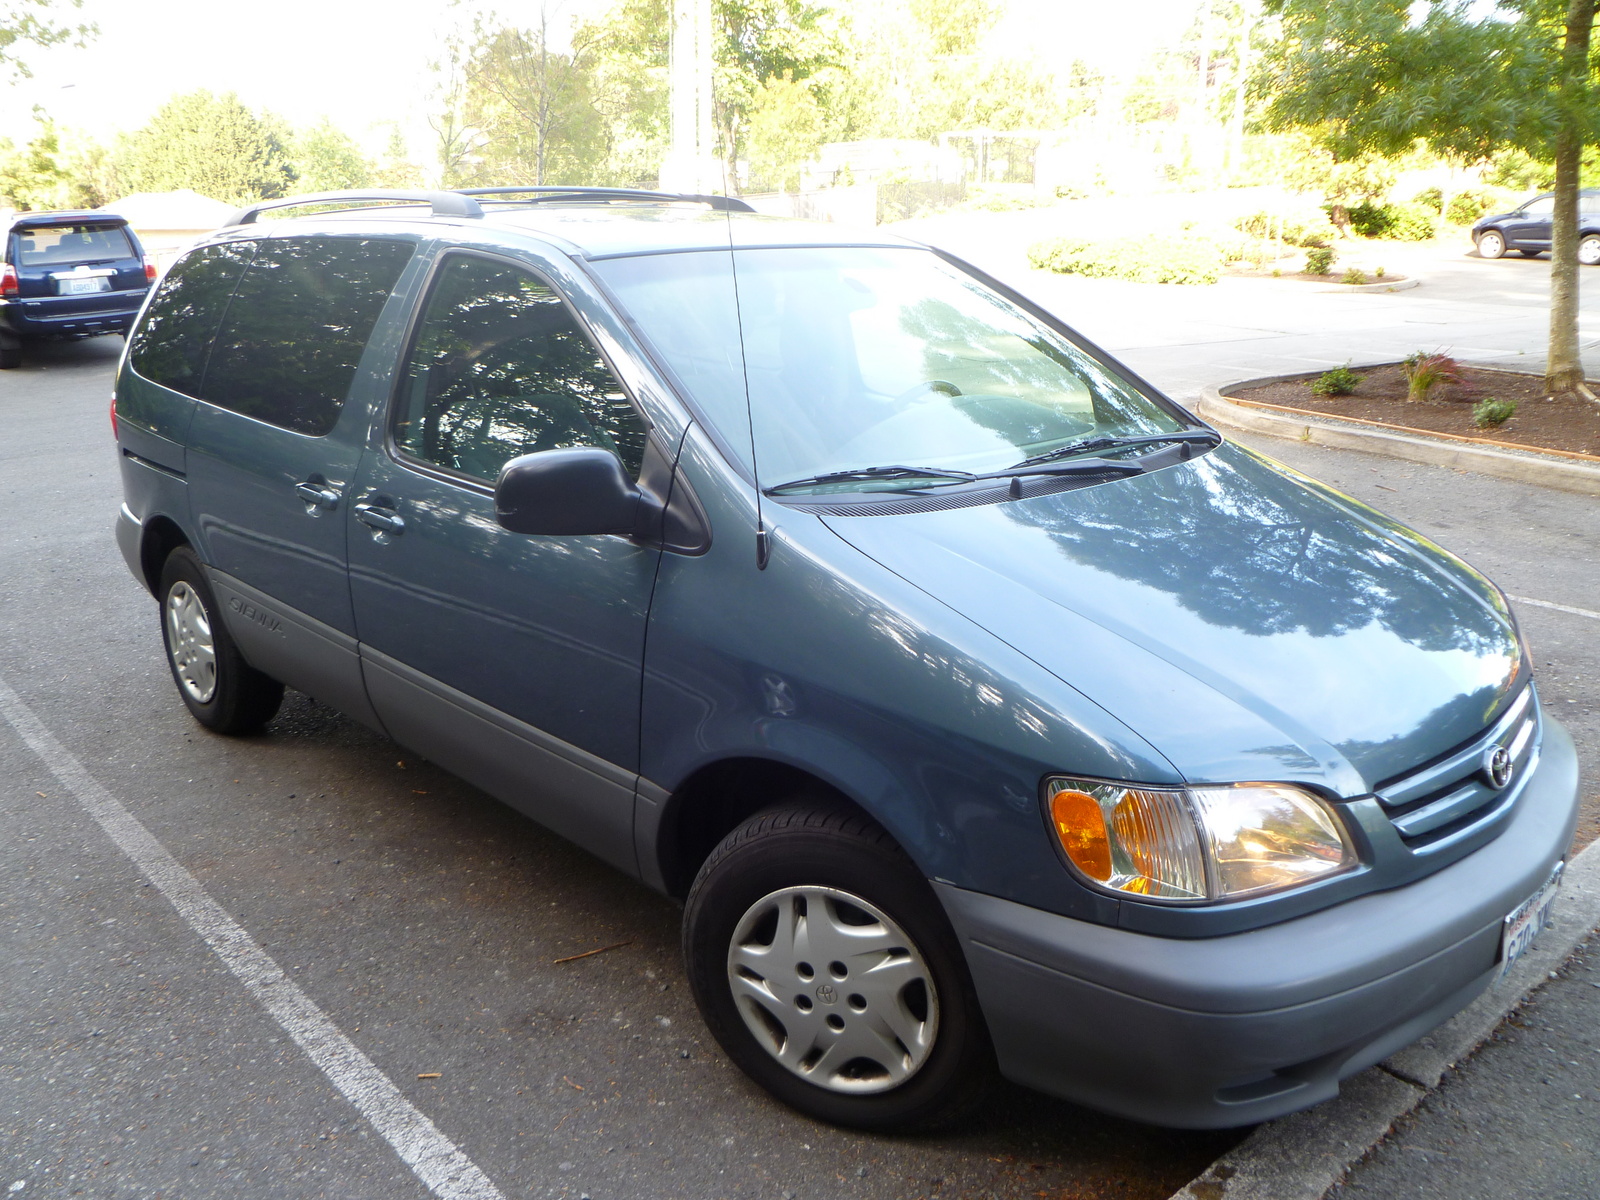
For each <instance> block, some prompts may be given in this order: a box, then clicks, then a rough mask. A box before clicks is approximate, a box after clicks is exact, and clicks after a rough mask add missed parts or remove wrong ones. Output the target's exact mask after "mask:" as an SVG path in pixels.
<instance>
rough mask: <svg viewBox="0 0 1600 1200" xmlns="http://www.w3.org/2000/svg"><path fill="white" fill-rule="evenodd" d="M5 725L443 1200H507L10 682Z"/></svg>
mask: <svg viewBox="0 0 1600 1200" xmlns="http://www.w3.org/2000/svg"><path fill="white" fill-rule="evenodd" d="M0 716H4V717H5V719H6V720H7V721H8V722H10V724H11V727H12V728H13V729H15V730H16V731H17V734H18V736H19V737H21V738H22V740H23V741H24V742H26V743H27V744H28V746H29V748H31V749H32V750H33V752H34V753H35V754H37V755H38V756H39V757H40V758H42V759H43V760H44V762H45V765H46V766H47V767H49V768H50V771H51V773H52V774H54V775H55V777H56V778H57V779H59V780H60V781H61V784H62V786H63V787H65V788H66V789H67V790H68V791H69V792H71V793H72V794H73V796H74V797H76V798H77V801H78V803H79V804H81V805H82V806H83V808H84V811H86V812H87V813H88V814H89V815H90V816H91V817H93V818H94V819H95V820H96V821H97V822H99V824H100V828H101V829H103V830H105V832H106V836H107V837H109V838H110V839H111V840H112V841H113V842H115V843H116V844H117V847H118V848H119V849H120V850H121V851H122V852H123V853H124V854H126V855H127V856H128V857H129V858H130V859H132V860H133V862H134V865H135V866H137V867H138V868H139V869H140V870H141V871H143V872H144V874H145V876H146V877H147V878H148V879H149V880H150V882H151V883H153V884H154V885H155V886H156V887H158V888H160V889H161V893H162V895H164V896H166V898H167V899H168V900H169V901H171V903H172V907H173V908H175V909H177V910H178V915H179V916H181V917H182V918H183V919H184V920H185V921H187V922H188V924H189V927H190V928H191V929H193V930H194V931H195V932H196V933H197V934H199V935H200V936H201V937H202V938H204V939H205V941H206V943H207V944H208V945H209V946H210V947H211V949H212V950H214V951H215V952H216V954H217V957H218V958H220V959H222V961H223V962H224V963H225V964H227V967H228V970H230V971H232V972H233V973H234V974H235V975H236V976H238V978H239V981H240V982H241V983H243V984H244V986H245V988H246V990H248V991H249V992H250V994H251V995H252V996H254V997H255V999H256V1001H257V1002H258V1003H259V1004H260V1005H261V1007H262V1008H264V1009H266V1010H267V1013H268V1014H269V1015H270V1016H271V1017H272V1019H273V1020H274V1021H276V1022H277V1023H278V1024H279V1025H280V1026H282V1028H283V1030H284V1032H285V1033H287V1034H288V1035H289V1036H290V1037H292V1038H293V1039H294V1040H295V1042H296V1043H298V1044H299V1046H300V1048H301V1049H302V1050H304V1051H305V1052H306V1055H307V1056H308V1057H309V1058H310V1059H311V1061H312V1062H313V1063H315V1064H316V1065H317V1068H318V1069H319V1070H320V1071H321V1072H322V1073H323V1074H324V1075H326V1076H327V1077H328V1079H329V1080H331V1081H332V1083H333V1086H334V1087H336V1088H338V1089H339V1090H340V1091H341V1092H343V1093H344V1095H345V1098H346V1099H347V1100H349V1101H350V1103H351V1104H353V1105H355V1107H356V1108H357V1109H358V1110H359V1111H360V1113H361V1115H362V1116H363V1117H365V1118H366V1119H367V1120H368V1121H369V1122H371V1123H372V1126H373V1128H374V1129H376V1130H377V1131H378V1133H380V1134H381V1135H382V1136H383V1138H384V1139H385V1140H386V1141H387V1142H388V1143H389V1144H390V1145H391V1146H393V1147H394V1150H395V1153H396V1154H398V1155H399V1156H400V1158H401V1159H402V1160H403V1161H404V1162H405V1164H406V1166H408V1167H410V1168H411V1169H412V1171H414V1172H415V1173H416V1176H417V1178H418V1179H420V1180H422V1182H423V1183H424V1184H425V1185H426V1186H427V1187H428V1189H429V1190H430V1191H431V1192H433V1194H434V1195H436V1196H438V1197H440V1200H505V1197H504V1196H503V1195H502V1194H501V1192H500V1189H499V1188H497V1187H495V1186H494V1184H493V1183H491V1182H490V1181H489V1177H488V1176H487V1175H485V1174H484V1173H483V1172H482V1171H480V1170H479V1169H478V1167H477V1165H476V1164H475V1163H473V1161H472V1160H471V1159H469V1158H468V1157H467V1156H466V1155H465V1154H463V1153H462V1152H461V1151H460V1149H459V1148H457V1146H456V1144H455V1143H454V1142H452V1141H451V1140H450V1139H449V1138H447V1137H445V1135H444V1134H442V1133H440V1132H439V1130H438V1127H437V1126H435V1125H434V1123H433V1122H432V1121H430V1120H428V1118H427V1117H425V1116H423V1115H422V1113H421V1112H419V1111H418V1110H417V1109H416V1107H415V1106H414V1105H412V1103H411V1102H410V1101H409V1100H407V1099H406V1098H405V1096H403V1095H402V1094H401V1092H400V1089H399V1088H397V1087H395V1085H394V1083H393V1081H392V1080H390V1078H389V1077H388V1076H387V1075H385V1074H384V1073H383V1072H382V1071H380V1070H379V1069H378V1068H377V1066H376V1065H375V1064H374V1063H373V1061H372V1060H371V1059H370V1058H368V1057H367V1056H366V1055H365V1054H363V1053H361V1051H360V1050H358V1049H357V1048H356V1046H355V1044H354V1043H353V1042H351V1041H350V1039H349V1038H347V1037H345V1035H344V1034H343V1033H341V1032H340V1031H339V1028H338V1026H336V1025H335V1024H334V1023H333V1022H332V1021H331V1020H329V1019H328V1016H327V1014H326V1013H324V1012H323V1011H322V1010H321V1009H320V1008H318V1007H317V1005H316V1004H315V1003H314V1002H313V1001H312V1000H311V998H310V997H309V996H307V995H306V994H305V993H304V992H303V991H301V990H300V988H299V987H298V986H297V985H296V984H295V983H294V982H293V981H292V980H290V979H289V978H288V976H286V975H285V974H284V973H283V969H282V968H281V967H279V966H278V964H277V963H276V962H274V961H273V959H272V957H271V955H269V954H268V953H267V952H266V951H265V950H263V949H262V948H261V947H260V946H258V945H257V944H256V942H255V939H254V938H252V937H251V936H250V935H249V934H248V933H246V932H245V930H244V928H243V927H242V926H241V925H240V924H239V923H238V922H237V921H235V920H234V919H233V918H232V917H230V916H229V915H228V914H227V912H226V911H225V910H224V909H223V908H222V906H221V905H220V904H218V903H217V902H216V901H215V900H213V899H212V898H211V896H210V894H209V893H208V892H207V891H206V890H205V888H203V887H201V886H200V881H199V880H197V879H196V878H195V877H194V876H193V875H191V874H189V872H188V871H187V870H185V869H184V867H183V866H182V864H180V863H179V862H178V860H177V859H175V858H173V857H172V855H171V854H170V853H168V851H167V848H166V847H165V846H163V845H162V844H161V843H160V842H158V841H157V840H156V839H155V837H154V836H153V835H152V834H151V833H150V831H149V830H148V829H146V828H145V827H144V826H143V825H142V824H141V823H140V822H139V819H138V818H137V817H135V816H134V815H133V814H132V813H131V812H129V811H128V810H127V808H125V807H124V806H123V804H122V802H121V801H120V800H118V799H117V798H116V797H115V796H113V795H112V794H111V793H110V792H108V791H106V789H105V788H103V787H101V786H100V784H99V783H97V782H96V781H95V779H94V777H93V776H92V775H90V774H89V772H88V771H87V770H85V769H84V766H83V764H82V763H80V762H79V761H78V760H77V759H76V758H74V757H73V756H72V754H71V753H70V752H69V751H68V750H67V748H66V747H65V746H63V745H62V744H61V743H60V742H58V741H57V740H56V738H55V736H54V735H53V734H52V733H51V732H50V731H49V730H48V729H46V728H45V726H44V723H43V722H42V721H40V720H39V718H38V717H36V716H34V714H33V711H32V710H31V709H30V708H29V707H28V706H27V705H26V704H24V703H23V702H22V698H21V697H20V696H18V695H17V694H16V693H15V692H14V691H12V690H11V689H10V688H9V687H7V686H6V684H5V682H4V681H3V680H0Z"/></svg>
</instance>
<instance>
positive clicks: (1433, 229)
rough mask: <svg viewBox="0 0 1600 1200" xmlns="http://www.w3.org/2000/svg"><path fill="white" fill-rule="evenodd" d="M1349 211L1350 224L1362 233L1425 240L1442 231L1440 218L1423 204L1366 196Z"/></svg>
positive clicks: (1372, 236) (1410, 240) (1400, 238)
mask: <svg viewBox="0 0 1600 1200" xmlns="http://www.w3.org/2000/svg"><path fill="white" fill-rule="evenodd" d="M1347 211H1348V212H1349V214H1350V228H1351V229H1353V230H1355V232H1356V233H1358V234H1360V235H1361V236H1362V237H1370V238H1394V239H1395V240H1396V241H1401V242H1426V241H1428V240H1429V239H1430V238H1433V237H1435V236H1437V235H1438V232H1439V219H1438V218H1437V217H1436V216H1435V215H1434V214H1433V213H1432V212H1430V211H1429V210H1428V208H1427V207H1426V206H1425V205H1422V204H1415V203H1413V204H1379V203H1377V202H1375V201H1372V200H1363V201H1362V202H1361V203H1360V204H1353V205H1351V206H1350V208H1349V209H1348V210H1347Z"/></svg>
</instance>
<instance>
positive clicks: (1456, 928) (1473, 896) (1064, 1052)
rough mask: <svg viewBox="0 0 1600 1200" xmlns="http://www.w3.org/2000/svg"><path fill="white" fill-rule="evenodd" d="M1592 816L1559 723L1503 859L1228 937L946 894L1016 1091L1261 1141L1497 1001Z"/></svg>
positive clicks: (1464, 863)
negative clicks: (1497, 984)
mask: <svg viewBox="0 0 1600 1200" xmlns="http://www.w3.org/2000/svg"><path fill="white" fill-rule="evenodd" d="M1577 800H1578V766H1577V755H1576V752H1575V751H1574V749H1573V745H1572V740H1571V738H1570V737H1568V736H1567V733H1566V731H1565V730H1564V729H1562V728H1561V727H1560V726H1559V725H1558V724H1556V723H1555V722H1554V721H1552V720H1550V719H1549V718H1548V717H1547V718H1546V719H1545V730H1544V746H1543V751H1542V754H1541V757H1540V760H1539V763H1538V766H1537V768H1536V770H1535V773H1534V775H1533V776H1532V777H1531V778H1530V779H1529V781H1528V785H1527V788H1526V790H1525V792H1524V794H1523V797H1522V800H1521V802H1520V803H1519V804H1518V806H1517V812H1516V815H1515V816H1514V817H1513V819H1512V821H1511V822H1510V824H1508V825H1507V827H1506V829H1505V830H1504V832H1502V833H1501V834H1500V836H1499V837H1497V838H1496V839H1495V840H1494V841H1492V842H1490V843H1489V844H1488V845H1487V846H1484V847H1483V848H1482V849H1480V850H1477V851H1475V852H1474V853H1472V854H1470V855H1468V856H1467V857H1466V858H1464V859H1462V860H1461V861H1459V862H1456V863H1453V864H1452V865H1450V866H1449V867H1446V868H1444V869H1443V870H1441V871H1438V872H1436V873H1435V874H1433V875H1430V876H1428V877H1426V878H1425V879H1421V880H1418V881H1417V882H1415V883H1412V884H1410V885H1408V886H1406V887H1403V888H1397V889H1395V890H1394V891H1390V892H1378V893H1374V894H1372V895H1367V896H1362V897H1360V898H1358V899H1355V900H1351V901H1347V902H1346V903H1344V904H1340V905H1337V906H1335V907H1333V908H1330V909H1325V910H1323V911H1321V912H1317V913H1312V914H1310V915H1308V916H1305V917H1300V918H1297V919H1295V920H1292V921H1285V922H1283V923H1282V924H1279V925H1272V926H1268V927H1267V928H1264V929H1256V930H1252V931H1250V932H1248V933H1240V934H1232V935H1229V936H1226V937H1217V938H1204V939H1177V938H1160V937H1152V936H1149V935H1147V934H1140V933H1132V932H1129V931H1127V930H1122V929H1112V928H1108V927H1105V926H1100V925H1092V924H1089V923H1087V922H1082V921H1075V920H1072V919H1070V918H1067V917H1061V916H1058V915H1056V914H1054V913H1047V912H1043V911H1041V910H1039V909H1035V908H1028V907H1025V906H1023V905H1020V904H1013V903H1011V902H1010V901H1007V900H1001V899H998V898H996V897H994V896H987V895H983V894H981V893H977V892H968V891H964V890H962V889H960V888H956V887H952V886H950V885H948V884H935V887H936V888H937V890H938V893H939V897H940V899H941V900H942V901H943V902H944V905H945V909H946V911H947V912H948V913H949V915H950V919H951V921H952V923H953V924H954V925H955V927H956V931H957V932H958V934H959V935H960V936H961V939H962V941H963V944H964V948H965V950H966V953H967V961H968V963H969V964H970V966H971V968H972V975H973V980H974V982H975V983H976V985H977V989H978V995H979V998H980V999H981V1001H982V1003H983V1009H984V1014H985V1016H986V1017H987V1018H988V1021H989V1028H990V1032H991V1034H992V1035H993V1038H994V1044H995V1049H996V1052H997V1053H998V1055H999V1059H1000V1067H1001V1070H1002V1071H1003V1072H1004V1073H1005V1074H1006V1076H1007V1077H1008V1078H1010V1079H1013V1080H1015V1081H1016V1082H1018V1083H1022V1084H1026V1085H1028V1086H1029V1087H1034V1088H1037V1089H1039V1090H1040V1091H1043V1092H1049V1093H1051V1094H1053V1095H1057V1096H1062V1097H1065V1098H1066V1099H1069V1100H1074V1101H1077V1102H1079V1103H1082V1104H1086V1105H1089V1106H1091V1107H1094V1108H1099V1109H1104V1110H1106V1111H1109V1112H1114V1113H1118V1114H1120V1115H1122V1116H1127V1117H1132V1118H1135V1119H1137V1120H1143V1121H1153V1122H1156V1123H1158V1124H1162V1125H1173V1126H1183V1127H1189V1128H1215V1127H1223V1126H1230V1125H1245V1124H1250V1123H1254V1122H1257V1121H1263V1120H1266V1119H1268V1118H1271V1117H1276V1116H1281V1115H1282V1114H1284V1113H1287V1112H1293V1111H1294V1110H1296V1109H1300V1108H1305V1107H1307V1106H1308V1105H1312V1104H1316V1103H1318V1102H1319V1101H1322V1100H1326V1099H1329V1098H1330V1097H1332V1096H1335V1095H1337V1094H1338V1091H1339V1081H1340V1080H1341V1079H1343V1078H1346V1077H1347V1076H1349V1075H1352V1074H1354V1073H1355V1072H1357V1071H1360V1070H1362V1069H1364V1068H1365V1067H1368V1066H1370V1065H1371V1064H1373V1063H1375V1062H1377V1061H1379V1060H1380V1059H1382V1058H1384V1057H1386V1056H1387V1055H1389V1054H1391V1053H1393V1052H1394V1051H1395V1050H1398V1049H1399V1048H1401V1047H1402V1046H1405V1045H1408V1044H1410V1043H1411V1042H1413V1041H1415V1040H1416V1039H1417V1038H1419V1037H1421V1036H1422V1035H1423V1034H1425V1033H1427V1032H1428V1031H1429V1030H1430V1029H1432V1028H1434V1027H1435V1026H1437V1025H1438V1024H1440V1023H1441V1022H1443V1021H1445V1020H1447V1019H1448V1018H1449V1017H1450V1016H1452V1015H1453V1014H1454V1013H1456V1012H1458V1011H1460V1010H1461V1009H1462V1008H1464V1007H1465V1006H1466V1005H1467V1004H1469V1003H1470V1002H1471V1001H1472V999H1473V998H1474V997H1475V996H1477V995H1478V993H1479V992H1481V991H1482V990H1483V989H1484V988H1485V987H1487V986H1488V985H1489V983H1490V982H1492V980H1493V979H1494V977H1495V974H1496V971H1497V970H1498V966H1497V958H1498V954H1499V941H1500V924H1501V920H1502V919H1503V918H1504V917H1505V915H1506V914H1507V913H1509V912H1510V911H1511V910H1512V909H1513V908H1515V907H1516V906H1517V905H1518V904H1519V903H1520V902H1521V901H1523V900H1525V899H1526V898H1527V897H1528V896H1530V895H1531V894H1532V893H1533V892H1534V891H1536V890H1537V889H1538V888H1539V887H1540V886H1541V885H1542V884H1543V883H1544V881H1545V880H1546V878H1547V877H1548V876H1549V873H1550V871H1551V868H1552V867H1553V866H1554V865H1555V863H1556V862H1558V861H1559V860H1560V859H1561V858H1562V857H1563V856H1564V855H1565V854H1566V852H1567V848H1568V846H1569V844H1570V842H1571V839H1572V830H1573V825H1574V822H1575V820H1576V817H1577Z"/></svg>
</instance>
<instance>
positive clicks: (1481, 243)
mask: <svg viewBox="0 0 1600 1200" xmlns="http://www.w3.org/2000/svg"><path fill="white" fill-rule="evenodd" d="M1505 252H1506V239H1505V235H1504V234H1503V233H1501V232H1500V231H1499V230H1498V229H1485V230H1484V231H1483V232H1482V233H1480V234H1479V235H1478V257H1479V258H1502V257H1504V256H1505Z"/></svg>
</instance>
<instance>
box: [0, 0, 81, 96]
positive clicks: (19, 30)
mask: <svg viewBox="0 0 1600 1200" xmlns="http://www.w3.org/2000/svg"><path fill="white" fill-rule="evenodd" d="M82 6H83V0H0V76H6V75H10V76H12V77H16V76H19V75H20V76H23V77H26V76H28V75H29V74H31V72H30V71H29V70H28V64H27V63H26V62H25V61H24V60H23V58H22V54H23V52H24V51H25V50H26V49H27V48H28V47H30V46H35V47H38V46H57V45H61V44H63V43H65V44H67V45H73V46H81V45H83V43H84V42H86V41H88V40H89V38H91V37H93V36H94V34H95V33H96V32H97V30H96V29H95V27H94V26H93V25H92V24H82V25H73V24H70V23H68V22H63V21H61V20H58V19H57V15H56V14H57V12H58V11H59V10H60V9H62V8H81V7H82Z"/></svg>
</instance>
